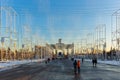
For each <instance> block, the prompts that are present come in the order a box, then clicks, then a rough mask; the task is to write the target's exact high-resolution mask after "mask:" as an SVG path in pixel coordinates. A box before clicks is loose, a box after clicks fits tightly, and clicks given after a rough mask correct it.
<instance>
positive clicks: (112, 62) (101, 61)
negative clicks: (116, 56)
mask: <svg viewBox="0 0 120 80" xmlns="http://www.w3.org/2000/svg"><path fill="white" fill-rule="evenodd" d="M77 60H78V59H77ZM85 61H90V62H92V60H90V59H85ZM97 62H98V63H102V64H109V65H115V66H120V61H116V60H98V61H97Z"/></svg>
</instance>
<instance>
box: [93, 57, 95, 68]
mask: <svg viewBox="0 0 120 80" xmlns="http://www.w3.org/2000/svg"><path fill="white" fill-rule="evenodd" d="M92 63H93V67H94V64H95V59H94V58H92Z"/></svg>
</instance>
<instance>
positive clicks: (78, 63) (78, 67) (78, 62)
mask: <svg viewBox="0 0 120 80" xmlns="http://www.w3.org/2000/svg"><path fill="white" fill-rule="evenodd" d="M77 70H78V74H79V73H80V60H78V61H77Z"/></svg>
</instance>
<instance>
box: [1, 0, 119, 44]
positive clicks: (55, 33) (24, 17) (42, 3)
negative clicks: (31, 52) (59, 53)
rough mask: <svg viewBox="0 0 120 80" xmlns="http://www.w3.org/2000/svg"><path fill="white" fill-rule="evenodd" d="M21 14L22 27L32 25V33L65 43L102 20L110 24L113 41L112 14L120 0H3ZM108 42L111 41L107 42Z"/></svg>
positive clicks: (4, 4) (85, 32) (88, 30)
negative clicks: (61, 40) (60, 39)
mask: <svg viewBox="0 0 120 80" xmlns="http://www.w3.org/2000/svg"><path fill="white" fill-rule="evenodd" d="M0 1H1V5H2V6H12V7H13V8H14V9H15V10H16V12H17V13H18V14H19V16H20V19H21V23H20V25H19V27H22V26H24V25H29V26H30V28H31V29H32V33H33V34H38V35H39V36H40V37H41V38H42V39H44V40H46V41H47V42H49V43H50V42H56V41H57V39H58V38H62V39H63V40H64V42H66V43H72V42H73V41H75V40H79V39H81V38H84V36H85V35H86V34H87V33H89V32H93V31H94V29H95V27H96V26H97V25H99V24H106V26H107V30H108V33H107V42H108V44H110V36H111V32H110V31H111V30H110V26H111V22H110V21H111V14H112V13H113V12H114V11H116V10H118V9H119V8H120V0H0ZM108 46H109V45H108Z"/></svg>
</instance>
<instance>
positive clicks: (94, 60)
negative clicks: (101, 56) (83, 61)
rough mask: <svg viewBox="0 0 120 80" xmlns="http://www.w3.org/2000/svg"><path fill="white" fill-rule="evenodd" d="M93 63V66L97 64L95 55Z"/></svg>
mask: <svg viewBox="0 0 120 80" xmlns="http://www.w3.org/2000/svg"><path fill="white" fill-rule="evenodd" d="M94 64H95V67H96V66H97V58H96V57H95V58H94Z"/></svg>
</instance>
